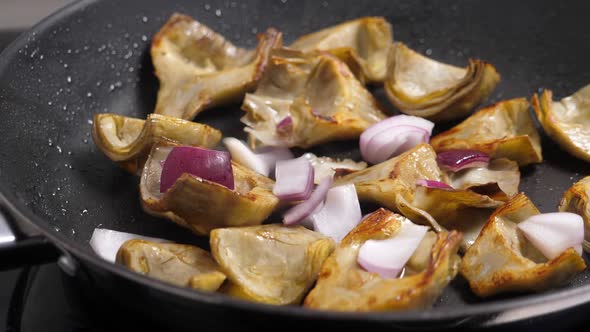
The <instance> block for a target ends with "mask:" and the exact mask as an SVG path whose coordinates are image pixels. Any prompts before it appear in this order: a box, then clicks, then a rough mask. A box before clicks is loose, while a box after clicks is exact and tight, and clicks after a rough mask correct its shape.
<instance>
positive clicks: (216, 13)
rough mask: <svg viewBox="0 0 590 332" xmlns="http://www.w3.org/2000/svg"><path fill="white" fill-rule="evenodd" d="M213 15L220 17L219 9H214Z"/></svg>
mask: <svg viewBox="0 0 590 332" xmlns="http://www.w3.org/2000/svg"><path fill="white" fill-rule="evenodd" d="M215 16H217V17H221V9H216V10H215Z"/></svg>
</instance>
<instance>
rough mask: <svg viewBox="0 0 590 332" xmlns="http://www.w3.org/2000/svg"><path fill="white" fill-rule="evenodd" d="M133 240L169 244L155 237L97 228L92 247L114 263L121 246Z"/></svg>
mask: <svg viewBox="0 0 590 332" xmlns="http://www.w3.org/2000/svg"><path fill="white" fill-rule="evenodd" d="M131 239H142V240H147V241H154V242H169V241H167V240H163V239H158V238H155V237H149V236H142V235H137V234H132V233H126V232H119V231H113V230H110V229H105V228H95V229H94V232H93V233H92V237H91V238H90V247H92V249H93V250H94V252H95V253H96V254H97V255H98V256H100V257H102V258H103V259H105V260H107V261H109V262H112V263H114V262H115V258H116V257H117V251H119V248H121V245H123V243H125V242H126V241H128V240H131Z"/></svg>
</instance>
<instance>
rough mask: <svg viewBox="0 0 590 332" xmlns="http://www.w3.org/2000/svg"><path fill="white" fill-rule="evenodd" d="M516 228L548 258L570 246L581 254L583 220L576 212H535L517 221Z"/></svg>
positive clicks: (557, 254)
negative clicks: (519, 221)
mask: <svg viewBox="0 0 590 332" xmlns="http://www.w3.org/2000/svg"><path fill="white" fill-rule="evenodd" d="M518 228H519V229H520V230H521V231H522V232H523V233H524V235H525V237H526V238H527V239H528V240H529V241H531V243H532V244H533V245H534V246H535V247H536V248H537V249H539V251H540V252H541V253H542V254H543V255H544V256H545V257H547V258H548V259H553V258H555V257H557V256H559V255H560V254H561V253H562V252H564V251H565V250H566V249H568V248H572V247H573V248H574V249H575V250H576V251H577V252H578V253H579V254H580V255H582V242H583V241H584V220H583V219H582V217H580V216H579V215H577V214H574V213H570V212H554V213H543V214H537V215H534V216H532V217H530V218H528V219H526V220H525V221H523V222H521V223H519V224H518Z"/></svg>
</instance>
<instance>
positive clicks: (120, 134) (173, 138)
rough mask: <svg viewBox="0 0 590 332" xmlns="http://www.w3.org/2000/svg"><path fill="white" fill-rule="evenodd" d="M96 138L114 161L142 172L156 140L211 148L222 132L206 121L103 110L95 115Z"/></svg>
mask: <svg viewBox="0 0 590 332" xmlns="http://www.w3.org/2000/svg"><path fill="white" fill-rule="evenodd" d="M92 138H93V139H94V142H95V144H96V146H97V147H98V148H99V149H100V150H101V151H102V152H103V153H104V154H105V155H106V156H107V157H109V158H110V159H111V160H112V161H114V162H116V163H117V164H118V165H119V166H121V167H122V168H123V169H125V170H126V171H128V172H130V173H133V174H138V173H140V172H141V170H142V169H143V165H144V164H145V161H146V160H147V158H148V154H149V152H150V150H151V148H152V145H153V144H154V143H156V142H159V141H165V142H171V143H177V144H182V145H190V146H197V147H202V148H206V149H210V148H213V147H215V146H216V145H217V144H218V143H219V140H220V139H221V132H220V131H219V130H217V129H215V128H212V127H209V126H207V125H205V124H200V123H196V122H191V121H186V120H182V119H178V118H175V117H170V116H165V115H161V114H149V115H148V117H147V119H146V120H142V119H136V118H131V117H126V116H122V115H117V114H110V113H102V114H96V115H94V121H93V122H92Z"/></svg>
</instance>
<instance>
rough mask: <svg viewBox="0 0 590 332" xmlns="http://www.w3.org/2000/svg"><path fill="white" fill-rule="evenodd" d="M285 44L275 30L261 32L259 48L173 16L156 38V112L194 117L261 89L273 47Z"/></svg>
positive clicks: (153, 42) (188, 19)
mask: <svg viewBox="0 0 590 332" xmlns="http://www.w3.org/2000/svg"><path fill="white" fill-rule="evenodd" d="M281 43H282V41H281V34H280V33H279V32H278V31H276V30H275V29H272V28H271V29H268V30H267V31H266V32H265V33H264V34H261V35H260V36H259V41H258V47H257V48H256V50H255V51H250V50H245V49H242V48H238V47H236V46H234V45H233V44H232V43H230V42H229V41H227V40H226V39H225V38H223V36H221V35H219V34H217V33H216V32H214V31H213V30H211V29H209V28H208V27H206V26H204V25H203V24H201V23H199V22H197V21H195V20H193V19H192V18H190V17H188V16H186V15H181V14H174V15H172V17H171V18H170V19H169V20H168V22H167V23H166V24H165V25H164V26H163V27H162V28H161V29H160V31H159V32H158V33H157V34H156V35H155V37H154V39H153V41H152V47H151V55H152V61H153V63H154V68H155V71H156V76H157V77H158V79H159V80H160V90H159V91H158V102H157V104H156V111H155V113H159V114H165V115H169V116H175V117H178V118H183V119H192V118H194V117H195V115H197V114H198V113H200V112H201V111H203V110H205V109H209V108H212V107H215V106H219V105H224V104H228V103H232V102H237V101H239V100H241V99H242V98H243V97H244V93H246V92H247V91H251V90H254V88H255V87H256V84H257V82H258V80H259V79H260V76H261V74H262V72H263V71H264V68H265V66H266V62H267V60H268V53H269V51H270V50H271V49H272V48H273V47H278V46H280V45H281Z"/></svg>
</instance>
